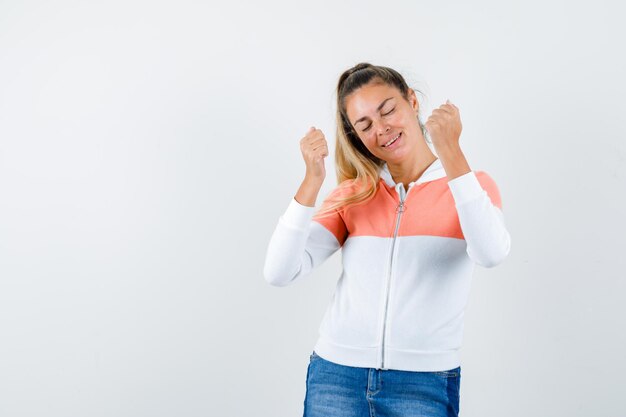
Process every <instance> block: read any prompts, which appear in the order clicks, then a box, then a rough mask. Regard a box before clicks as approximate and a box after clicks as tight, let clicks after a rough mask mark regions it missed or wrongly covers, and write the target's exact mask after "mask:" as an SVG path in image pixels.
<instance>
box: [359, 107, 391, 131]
mask: <svg viewBox="0 0 626 417" xmlns="http://www.w3.org/2000/svg"><path fill="white" fill-rule="evenodd" d="M395 109H396V108H395V107H394V108H393V109H391V110H389V111H388V112H387V113H382V115H383V116H387V115H389V114H391V113H393V112H394V110H395ZM370 127H372V125H369V126H367V127H366V128H365V129H363V132H365V131H367V130H370Z"/></svg>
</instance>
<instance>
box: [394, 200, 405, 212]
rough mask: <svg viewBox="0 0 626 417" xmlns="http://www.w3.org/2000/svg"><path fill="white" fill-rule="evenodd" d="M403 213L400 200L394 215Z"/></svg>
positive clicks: (402, 202)
mask: <svg viewBox="0 0 626 417" xmlns="http://www.w3.org/2000/svg"><path fill="white" fill-rule="evenodd" d="M403 212H404V201H402V200H400V204H398V207H396V213H403Z"/></svg>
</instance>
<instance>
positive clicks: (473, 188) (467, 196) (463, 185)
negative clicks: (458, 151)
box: [448, 171, 486, 206]
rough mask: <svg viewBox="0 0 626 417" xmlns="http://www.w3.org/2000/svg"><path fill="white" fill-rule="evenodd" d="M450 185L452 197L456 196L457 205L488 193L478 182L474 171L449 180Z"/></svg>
mask: <svg viewBox="0 0 626 417" xmlns="http://www.w3.org/2000/svg"><path fill="white" fill-rule="evenodd" d="M448 187H450V191H451V192H452V197H454V202H455V204H456V205H457V206H459V205H461V204H464V203H467V202H468V201H472V200H475V199H476V198H478V197H480V196H481V195H482V194H483V193H486V191H485V190H484V189H483V187H482V186H481V185H480V183H479V182H478V178H476V174H475V173H474V171H470V172H468V173H467V174H463V175H461V176H460V177H456V178H454V179H453V180H450V181H448Z"/></svg>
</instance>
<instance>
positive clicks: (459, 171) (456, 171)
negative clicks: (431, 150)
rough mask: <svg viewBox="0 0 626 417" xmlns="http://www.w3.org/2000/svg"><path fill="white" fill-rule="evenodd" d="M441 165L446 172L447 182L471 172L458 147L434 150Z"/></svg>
mask: <svg viewBox="0 0 626 417" xmlns="http://www.w3.org/2000/svg"><path fill="white" fill-rule="evenodd" d="M436 151H437V155H438V156H439V159H440V160H441V165H443V169H444V170H445V171H446V174H447V176H448V181H451V180H453V179H455V178H458V177H460V176H461V175H465V174H467V173H468V172H470V171H471V168H470V166H469V164H468V163H467V159H465V155H464V154H463V151H462V150H461V148H460V147H459V146H451V147H440V148H437V149H436Z"/></svg>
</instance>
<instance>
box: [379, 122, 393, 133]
mask: <svg viewBox="0 0 626 417" xmlns="http://www.w3.org/2000/svg"><path fill="white" fill-rule="evenodd" d="M390 129H391V127H389V125H387V124H386V123H381V124H380V125H378V134H379V135H384V134H386V133H388V132H389V130H390Z"/></svg>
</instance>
